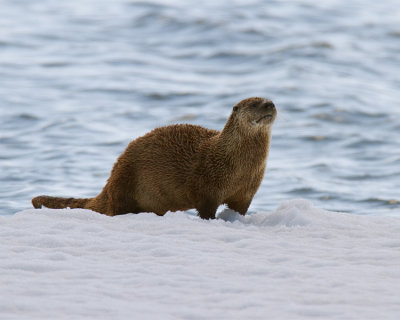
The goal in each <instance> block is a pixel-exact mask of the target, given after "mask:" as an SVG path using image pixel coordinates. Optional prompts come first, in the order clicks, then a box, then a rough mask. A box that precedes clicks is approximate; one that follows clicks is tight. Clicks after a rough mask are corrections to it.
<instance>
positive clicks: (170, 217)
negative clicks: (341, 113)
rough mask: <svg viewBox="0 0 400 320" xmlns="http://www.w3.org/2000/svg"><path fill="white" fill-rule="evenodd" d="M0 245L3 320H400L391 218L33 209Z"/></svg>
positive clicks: (12, 219) (2, 224)
mask: <svg viewBox="0 0 400 320" xmlns="http://www.w3.org/2000/svg"><path fill="white" fill-rule="evenodd" d="M0 239H1V242H0V319H163V320H164V319H310V318H320V319H400V293H399V291H400V219H399V218H396V217H376V216H359V215H350V214H344V213H335V212H328V211H324V210H321V209H318V208H314V207H313V206H312V204H311V203H310V202H308V201H305V200H293V201H289V202H286V203H283V204H281V205H280V206H279V207H278V209H277V210H275V211H274V212H271V213H262V212H260V213H254V214H251V215H248V216H245V217H242V216H239V215H238V214H237V213H235V212H232V211H228V210H225V211H223V212H222V213H221V214H220V215H219V219H217V220H214V221H204V220H201V219H199V218H198V217H195V216H192V215H189V214H187V213H182V212H177V213H168V214H167V215H165V216H164V217H158V216H156V215H154V214H150V213H143V214H138V215H133V214H132V215H123V216H117V217H108V216H104V215H100V214H97V213H94V212H91V211H87V210H81V209H73V210H71V209H65V210H51V209H41V210H26V211H22V212H19V213H17V214H15V215H13V216H3V217H0Z"/></svg>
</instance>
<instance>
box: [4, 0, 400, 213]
mask: <svg viewBox="0 0 400 320" xmlns="http://www.w3.org/2000/svg"><path fill="white" fill-rule="evenodd" d="M0 10H1V13H2V14H1V19H0V214H13V213H15V212H17V211H19V210H22V209H25V208H29V207H30V199H31V198H32V197H33V196H36V195H39V194H50V195H64V196H82V197H85V196H93V195H96V194H97V193H98V192H99V191H100V190H101V188H102V187H103V185H104V183H105V181H106V179H107V177H108V175H109V172H110V170H111V167H112V164H113V163H114V161H115V159H116V158H117V156H118V155H119V154H120V153H121V152H122V151H123V150H124V148H125V147H126V145H127V144H128V143H129V141H131V140H132V139H134V138H135V137H138V136H140V135H142V134H144V133H145V132H147V131H149V130H151V129H152V128H154V127H156V126H161V125H168V124H171V123H176V122H189V123H194V124H200V125H203V126H206V127H209V128H213V129H221V128H222V127H223V125H224V123H225V120H226V118H227V117H228V115H229V113H230V110H231V108H232V106H233V105H234V104H235V103H236V102H238V101H239V100H241V99H243V98H246V97H249V96H263V97H269V98H271V99H272V100H273V101H274V102H275V104H276V105H277V107H278V110H279V119H278V120H277V122H276V124H275V126H274V129H273V141H272V145H271V153H270V158H269V162H268V170H267V173H266V176H265V179H264V182H263V184H262V186H261V188H260V189H259V192H258V193H257V195H256V197H255V198H254V201H253V203H252V205H251V207H250V211H256V210H266V211H269V210H272V209H274V208H276V207H277V205H278V204H279V203H280V202H281V201H283V200H288V199H293V198H306V199H309V200H311V201H313V202H314V204H315V205H316V206H318V207H321V208H325V209H328V210H339V211H346V212H352V213H357V214H380V215H399V214H400V194H399V190H400V90H399V87H400V76H399V74H400V23H399V21H400V7H399V6H398V3H397V1H396V0H382V1H372V0H369V1H365V0H363V1H361V0H359V1H349V0H327V1H321V2H318V1H314V0H297V1H262V0H252V1H249V0H236V1H232V0H230V1H227V0H220V1H211V0H206V1H201V2H196V3H194V2H191V1H180V0H173V1H133V0H129V1H128V0H114V1H100V0H96V1H94V0H93V1H92V0H79V1H78V0H71V1H52V0H42V1H28V0H17V1H16V0H0Z"/></svg>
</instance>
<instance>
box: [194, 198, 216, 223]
mask: <svg viewBox="0 0 400 320" xmlns="http://www.w3.org/2000/svg"><path fill="white" fill-rule="evenodd" d="M218 206H219V203H218V201H216V200H212V199H206V200H204V201H203V202H202V203H201V204H200V206H199V207H198V208H196V209H197V211H198V213H199V216H200V218H202V219H207V220H209V219H215V213H216V212H217V209H218Z"/></svg>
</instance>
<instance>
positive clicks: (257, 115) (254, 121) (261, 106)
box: [233, 97, 277, 129]
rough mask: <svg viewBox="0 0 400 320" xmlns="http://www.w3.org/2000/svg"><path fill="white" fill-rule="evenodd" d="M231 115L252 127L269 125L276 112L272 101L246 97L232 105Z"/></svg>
mask: <svg viewBox="0 0 400 320" xmlns="http://www.w3.org/2000/svg"><path fill="white" fill-rule="evenodd" d="M233 115H235V116H236V117H237V118H238V120H239V121H240V122H241V123H242V124H244V125H247V126H250V127H252V128H254V129H258V128H260V129H261V128H263V127H270V126H271V125H272V123H273V122H274V120H275V118H276V115H277V112H276V108H275V105H274V103H273V102H272V101H271V100H269V99H264V98H258V97H255V98H248V99H245V100H242V101H240V102H239V103H237V104H236V105H235V106H234V107H233Z"/></svg>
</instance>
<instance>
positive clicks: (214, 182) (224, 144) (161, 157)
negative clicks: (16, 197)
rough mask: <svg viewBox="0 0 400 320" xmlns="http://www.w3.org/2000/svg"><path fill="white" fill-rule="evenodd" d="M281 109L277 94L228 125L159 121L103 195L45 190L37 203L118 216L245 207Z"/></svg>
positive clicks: (131, 148) (250, 105) (251, 103)
mask: <svg viewBox="0 0 400 320" xmlns="http://www.w3.org/2000/svg"><path fill="white" fill-rule="evenodd" d="M263 117H265V118H263ZM275 117H276V109H275V106H274V105H273V103H272V102H271V101H270V100H265V99H262V98H249V99H246V100H243V101H241V102H239V103H238V104H237V105H236V106H235V107H234V108H233V112H232V114H231V116H230V117H229V119H228V121H227V123H226V125H225V127H224V129H223V130H222V131H221V132H219V131H215V130H209V129H205V128H202V127H200V126H194V125H188V124H184V125H172V126H167V127H162V128H157V129H155V130H153V131H151V132H150V133H148V134H146V135H145V136H143V137H140V138H138V139H136V140H135V141H132V142H131V143H130V144H129V145H128V147H127V148H126V150H125V152H124V153H122V155H121V156H120V157H119V158H118V160H117V162H116V163H115V165H114V167H113V169H112V171H111V175H110V178H109V179H108V181H107V184H106V185H105V187H104V188H103V190H102V192H101V193H100V194H99V195H98V196H96V197H94V198H89V199H74V198H59V197H49V196H39V197H36V198H34V199H32V204H33V206H34V207H35V208H40V207H41V206H45V207H48V208H66V207H70V208H86V209H91V210H94V211H97V212H100V213H104V214H107V215H110V216H113V215H118V214H124V213H139V212H155V213H156V214H158V215H163V214H164V213H166V212H167V211H177V210H188V209H192V208H196V209H197V211H198V212H199V215H200V217H201V218H203V219H210V218H215V213H216V210H217V208H218V206H219V205H221V204H227V205H228V207H229V208H231V209H233V210H235V211H237V212H239V213H241V214H243V215H244V214H245V213H246V212H247V209H248V207H249V205H250V202H251V200H252V199H253V196H254V194H255V193H256V191H257V189H258V187H259V186H260V184H261V181H262V179H263V176H264V171H265V166H266V159H267V156H268V151H269V145H270V137H271V126H272V123H273V121H274V120H275Z"/></svg>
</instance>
